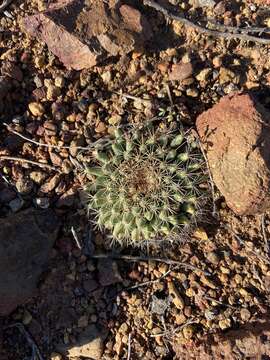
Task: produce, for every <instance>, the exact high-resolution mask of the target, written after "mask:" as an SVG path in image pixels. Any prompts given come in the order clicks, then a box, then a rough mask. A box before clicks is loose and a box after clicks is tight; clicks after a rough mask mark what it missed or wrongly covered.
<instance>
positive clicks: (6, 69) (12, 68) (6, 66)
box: [1, 61, 23, 82]
mask: <svg viewBox="0 0 270 360" xmlns="http://www.w3.org/2000/svg"><path fill="white" fill-rule="evenodd" d="M1 73H2V74H3V75H7V76H9V77H11V78H12V79H15V80H17V81H19V82H21V81H22V80H23V73H22V71H21V69H20V68H19V67H18V66H17V65H16V64H14V63H12V62H10V61H7V62H4V63H3V64H2V65H1Z"/></svg>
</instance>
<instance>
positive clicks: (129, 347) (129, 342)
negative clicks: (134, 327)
mask: <svg viewBox="0 0 270 360" xmlns="http://www.w3.org/2000/svg"><path fill="white" fill-rule="evenodd" d="M130 356H131V333H129V334H128V353H127V360H130Z"/></svg>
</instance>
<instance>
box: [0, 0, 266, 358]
mask: <svg viewBox="0 0 270 360" xmlns="http://www.w3.org/2000/svg"><path fill="white" fill-rule="evenodd" d="M49 2H50V1H45V0H44V1H43V0H35V1H28V0H26V1H22V0H18V1H17V0H14V1H13V2H12V3H11V4H10V5H9V7H8V8H7V9H6V11H5V12H3V13H2V14H1V19H0V71H1V76H0V100H1V101H0V107H1V109H0V110H1V125H0V139H1V142H0V173H1V183H0V204H1V207H0V215H1V217H3V218H5V217H6V216H13V217H15V214H16V213H17V212H19V211H21V210H25V209H28V208H36V209H43V210H44V209H49V208H50V209H53V210H54V212H55V213H56V214H57V216H58V218H59V219H60V220H61V223H62V227H61V230H60V232H59V234H58V238H57V240H56V243H55V246H54V248H53V250H52V252H51V255H50V258H49V259H48V260H49V267H48V269H47V271H46V272H45V273H44V274H43V275H42V278H41V279H40V282H39V289H40V291H39V293H38V295H37V296H36V297H34V298H33V299H32V300H30V301H29V302H27V303H26V304H24V305H22V306H20V307H19V308H17V309H16V310H15V311H14V312H13V313H12V314H11V315H10V316H8V317H1V318H0V329H1V331H0V345H1V346H0V358H1V360H15V359H16V360H17V359H25V358H27V359H28V358H29V359H33V358H34V356H35V358H37V359H50V360H61V359H73V360H78V359H80V358H82V359H83V358H88V359H92V358H93V359H101V358H102V359H104V360H109V359H134V360H135V359H149V360H150V359H151V360H153V359H164V360H165V359H184V358H187V359H192V358H194V359H207V356H208V358H209V359H217V358H224V359H246V358H248V357H250V358H252V357H254V356H261V358H263V356H269V353H270V350H269V349H270V345H269V321H267V319H268V318H269V284H270V258H269V256H268V251H269V248H268V243H267V238H269V237H270V217H269V214H268V213H265V214H264V215H256V216H250V215H249V216H247V215H244V216H236V215H234V213H233V212H232V211H231V210H230V209H229V208H228V206H227V204H226V202H225V200H224V198H223V197H222V196H221V195H220V194H219V193H218V192H216V196H215V201H216V207H217V209H216V213H215V214H214V215H215V216H211V209H210V214H209V213H207V214H206V217H205V218H206V219H205V221H204V222H202V223H201V224H198V228H197V229H195V231H194V233H193V234H192V235H191V236H190V238H189V239H188V241H185V242H183V244H181V245H180V246H174V247H171V248H170V247H165V248H161V249H150V250H149V251H150V253H149V254H148V255H149V256H155V257H157V256H158V257H162V258H168V259H174V260H176V261H178V262H179V263H178V264H177V263H173V262H169V263H165V262H164V261H162V262H159V261H153V260H141V261H139V260H138V259H137V260H136V261H131V260H130V259H129V260H128V259H126V260H125V259H113V258H111V257H109V256H108V254H109V253H110V252H111V249H110V248H109V247H108V245H107V244H106V243H105V242H104V237H105V235H102V234H100V233H96V232H94V231H93V229H92V227H91V225H90V224H89V219H88V217H87V214H86V212H85V209H84V205H83V192H82V187H83V186H84V185H85V183H86V178H85V176H84V174H83V171H82V169H83V164H84V163H87V162H89V161H90V160H91V151H90V149H91V144H92V143H93V142H94V141H96V140H98V139H100V138H103V137H105V136H107V135H108V134H111V133H112V131H113V129H114V128H115V126H118V125H129V124H133V125H135V126H136V124H140V123H142V122H143V121H145V119H149V118H152V117H155V116H159V117H160V119H161V120H162V122H163V123H164V126H166V124H167V123H170V122H172V121H176V122H177V121H178V122H179V121H181V122H182V123H183V124H184V125H185V126H187V127H194V125H195V121H196V118H197V116H199V115H200V114H202V113H203V112H204V111H206V110H208V109H209V108H211V107H212V106H213V105H214V104H216V103H217V102H218V101H219V100H220V98H221V97H223V96H224V95H227V94H231V93H232V92H233V91H250V92H251V93H252V94H253V96H255V98H256V99H257V100H258V101H260V102H261V103H262V104H263V105H264V107H265V109H266V111H268V110H269V108H270V92H269V84H270V57H269V46H266V45H260V44H256V43H247V42H245V41H240V40H234V39H231V40H224V39H216V38H214V37H213V38H211V37H209V36H205V35H202V34H200V33H198V32H196V31H194V30H193V29H190V28H188V27H187V28H185V27H183V26H182V25H181V24H179V23H178V22H176V21H172V22H171V21H166V20H165V19H164V17H163V16H162V14H160V13H157V12H155V11H154V10H153V9H150V8H148V7H144V6H142V2H139V1H138V4H139V9H140V10H141V12H142V13H143V14H144V15H145V16H146V17H148V19H150V20H149V23H150V25H151V27H152V31H153V37H152V38H151V40H150V41H149V43H147V46H145V48H144V49H134V50H132V51H131V52H128V53H127V54H126V53H124V54H120V55H117V56H114V57H110V58H107V59H106V60H104V61H103V62H101V63H100V64H99V65H98V66H94V67H92V68H91V69H89V70H80V71H77V70H70V69H67V68H66V67H65V66H64V65H63V64H62V63H61V62H60V61H59V59H58V58H57V57H56V56H55V55H53V53H52V52H50V51H49V50H48V48H47V46H46V45H45V43H43V42H42V41H38V40H36V39H34V38H32V37H28V36H27V35H25V33H24V31H23V30H22V28H23V26H22V24H23V21H22V19H23V18H25V17H26V16H30V15H33V14H35V13H37V12H38V11H41V10H44V9H46V7H47V6H48V3H49ZM111 3H113V2H111ZM129 3H130V2H129ZM132 3H133V2H132ZM163 3H166V2H163ZM170 3H171V6H172V7H173V8H174V9H176V10H178V11H179V12H180V13H184V14H185V15H186V16H188V17H189V19H191V20H192V21H194V22H199V21H201V20H202V19H206V18H208V19H210V18H211V19H215V21H216V22H218V23H220V24H224V25H226V26H253V27H255V26H270V9H269V7H267V1H266V2H262V1H257V2H248V1H230V2H226V1H216V2H215V1H212V0H209V1H208V0H207V1H205V0H203V1H201V0H190V1H178V0H171V1H170ZM153 19H154V21H153ZM18 134H21V136H18ZM27 138H28V139H31V141H29V140H27ZM37 142H38V143H42V144H43V145H37ZM10 157H13V158H14V157H15V158H17V161H14V159H13V160H12V159H10ZM8 158H9V159H8ZM18 158H20V159H19V160H18ZM23 159H24V160H23ZM25 159H28V160H31V161H32V163H29V162H26V161H25ZM35 162H37V163H39V164H36V163H35ZM236 181H237V179H236ZM210 207H211V208H212V206H211V204H210ZM1 221H2V220H1ZM0 238H1V236H0ZM1 251H2V250H1V248H0V257H1ZM94 253H95V254H96V253H102V254H105V255H106V257H105V258H99V259H97V258H93V254H94ZM121 254H122V255H129V256H136V257H138V256H143V255H144V256H145V255H146V254H147V251H139V250H134V249H126V250H123V251H122V252H121ZM2 256H3V255H2ZM180 262H181V263H182V265H181V264H180ZM183 263H184V265H183ZM185 264H188V265H185ZM0 268H1V265H0ZM0 284H1V282H0ZM15 290H16V289H15ZM2 291H3V289H1V291H0V293H2ZM0 303H1V301H0ZM261 324H263V325H261ZM262 328H263V330H262ZM206 344H208V346H206ZM254 348H255V349H256V351H257V353H256V354H255V355H254ZM258 353H259V355H258Z"/></svg>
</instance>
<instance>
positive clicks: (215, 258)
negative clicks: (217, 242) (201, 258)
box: [206, 251, 220, 265]
mask: <svg viewBox="0 0 270 360" xmlns="http://www.w3.org/2000/svg"><path fill="white" fill-rule="evenodd" d="M206 259H207V260H208V261H209V262H210V263H212V264H214V265H217V264H218V263H219V260H220V259H219V256H218V254H217V253H216V252H214V251H210V252H209V253H207V254H206Z"/></svg>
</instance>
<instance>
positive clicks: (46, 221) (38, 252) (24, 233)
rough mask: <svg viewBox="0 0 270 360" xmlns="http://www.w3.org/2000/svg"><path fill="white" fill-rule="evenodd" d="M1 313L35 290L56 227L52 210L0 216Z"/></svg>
mask: <svg viewBox="0 0 270 360" xmlns="http://www.w3.org/2000/svg"><path fill="white" fill-rule="evenodd" d="M0 228H1V231H0V316H5V315H8V314H10V313H11V312H12V311H13V310H14V309H15V308H16V307H17V306H18V305H21V304H23V303H25V302H26V301H27V300H28V299H29V298H30V297H31V296H33V295H34V293H35V292H36V285H37V281H38V279H39V276H40V275H41V273H42V271H43V270H44V267H45V265H46V263H47V261H48V256H49V251H50V249H51V248H52V246H53V243H54V241H55V239H56V235H57V232H58V229H59V221H58V219H57V217H56V216H55V214H54V213H53V212H52V211H49V210H46V211H36V210H34V209H28V210H25V211H22V212H19V213H17V214H12V216H10V217H7V218H4V219H1V220H0Z"/></svg>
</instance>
